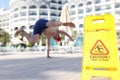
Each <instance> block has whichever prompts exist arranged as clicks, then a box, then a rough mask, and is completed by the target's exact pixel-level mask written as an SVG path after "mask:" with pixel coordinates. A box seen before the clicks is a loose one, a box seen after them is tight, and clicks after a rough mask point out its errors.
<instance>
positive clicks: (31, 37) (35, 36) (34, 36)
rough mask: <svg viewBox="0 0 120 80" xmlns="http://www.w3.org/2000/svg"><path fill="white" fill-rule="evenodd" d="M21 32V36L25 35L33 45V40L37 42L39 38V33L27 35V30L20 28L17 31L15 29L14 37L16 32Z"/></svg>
mask: <svg viewBox="0 0 120 80" xmlns="http://www.w3.org/2000/svg"><path fill="white" fill-rule="evenodd" d="M21 32H22V34H23V36H25V37H26V38H27V40H28V41H29V42H30V43H31V44H32V45H34V44H35V42H37V41H38V40H39V34H36V35H33V36H31V35H29V34H28V33H27V32H25V31H24V30H22V29H20V30H18V31H16V33H15V37H16V36H18V34H20V33H21Z"/></svg>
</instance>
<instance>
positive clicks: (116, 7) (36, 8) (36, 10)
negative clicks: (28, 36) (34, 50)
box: [0, 0, 120, 38]
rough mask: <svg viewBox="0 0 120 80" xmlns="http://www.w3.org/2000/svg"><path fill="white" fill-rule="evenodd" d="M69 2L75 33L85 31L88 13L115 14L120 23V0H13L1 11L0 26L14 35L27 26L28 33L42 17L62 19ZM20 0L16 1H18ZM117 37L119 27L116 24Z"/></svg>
mask: <svg viewBox="0 0 120 80" xmlns="http://www.w3.org/2000/svg"><path fill="white" fill-rule="evenodd" d="M67 1H68V3H67V6H68V9H69V12H70V18H71V21H72V22H74V23H75V25H76V28H74V29H72V30H73V31H74V32H75V33H77V34H78V35H79V34H83V28H84V18H85V17H86V16H87V15H102V14H104V13H109V14H113V15H114V17H115V23H116V24H117V23H120V18H119V17H120V0H10V10H4V9H1V10H0V28H4V29H6V30H7V31H9V32H10V34H11V35H13V34H14V31H15V30H16V29H19V28H21V27H24V28H25V30H26V31H28V32H29V33H31V32H32V28H33V27H32V26H33V25H34V23H35V21H36V20H37V19H39V18H45V19H50V20H59V19H60V18H59V17H60V14H61V9H62V7H63V3H66V2H67ZM16 3H17V4H16ZM116 31H117V35H118V38H120V27H119V26H118V25H116Z"/></svg>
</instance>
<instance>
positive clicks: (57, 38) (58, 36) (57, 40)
mask: <svg viewBox="0 0 120 80" xmlns="http://www.w3.org/2000/svg"><path fill="white" fill-rule="evenodd" d="M54 39H55V41H56V42H59V41H61V38H60V35H59V34H58V35H57V36H55V37H54Z"/></svg>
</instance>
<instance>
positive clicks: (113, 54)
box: [81, 14, 120, 80]
mask: <svg viewBox="0 0 120 80" xmlns="http://www.w3.org/2000/svg"><path fill="white" fill-rule="evenodd" d="M84 25H85V26H84V51H83V60H82V76H81V77H82V78H81V80H91V79H90V78H91V77H92V76H104V77H110V78H111V79H112V80H120V77H119V76H118V74H120V72H119V56H118V48H117V40H116V39H117V38H116V31H115V25H114V17H113V16H112V15H110V14H104V15H100V16H92V15H90V16H87V17H86V18H85V23H84ZM116 77H117V78H116ZM118 78H119V79H118Z"/></svg>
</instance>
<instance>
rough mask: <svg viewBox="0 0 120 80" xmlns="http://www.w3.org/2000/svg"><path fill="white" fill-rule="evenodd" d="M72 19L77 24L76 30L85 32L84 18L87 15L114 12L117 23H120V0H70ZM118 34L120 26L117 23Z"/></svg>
mask: <svg viewBox="0 0 120 80" xmlns="http://www.w3.org/2000/svg"><path fill="white" fill-rule="evenodd" d="M68 7H69V11H70V16H71V20H72V21H73V22H74V23H75V24H76V28H75V31H77V33H78V34H80V33H83V27H84V18H85V17H86V16H87V15H102V14H105V13H109V14H113V15H114V17H115V23H120V0H68ZM116 30H117V32H118V36H120V32H119V30H120V26H117V25H116Z"/></svg>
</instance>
